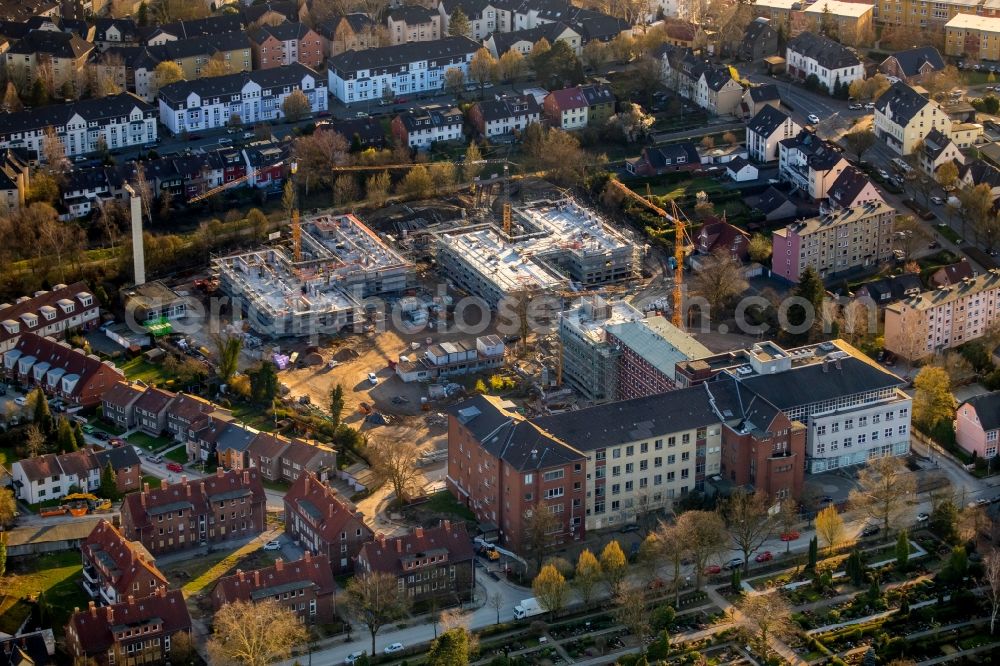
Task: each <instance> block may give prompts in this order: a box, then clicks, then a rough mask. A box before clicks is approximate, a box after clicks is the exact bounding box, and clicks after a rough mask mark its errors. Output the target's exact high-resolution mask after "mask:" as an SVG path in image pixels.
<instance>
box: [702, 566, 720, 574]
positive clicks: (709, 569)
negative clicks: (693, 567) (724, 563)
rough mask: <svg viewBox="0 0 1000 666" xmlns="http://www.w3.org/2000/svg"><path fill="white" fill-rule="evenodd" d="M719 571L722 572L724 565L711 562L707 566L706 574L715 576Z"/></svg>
mask: <svg viewBox="0 0 1000 666" xmlns="http://www.w3.org/2000/svg"><path fill="white" fill-rule="evenodd" d="M717 573H722V567H720V566H719V565H718V564H709V565H708V566H707V567H705V575H706V576H714V575H715V574H717Z"/></svg>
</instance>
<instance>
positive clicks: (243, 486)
mask: <svg viewBox="0 0 1000 666" xmlns="http://www.w3.org/2000/svg"><path fill="white" fill-rule="evenodd" d="M266 503H267V498H266V497H265V495H264V486H263V485H261V479H260V474H258V473H257V471H256V470H252V469H248V470H242V471H231V472H227V471H225V470H224V469H222V468H221V467H220V468H218V469H217V470H216V473H215V474H214V475H212V476H206V477H204V478H201V479H196V480H192V481H188V479H187V477H182V480H181V482H180V483H175V484H173V485H171V484H169V483H168V482H167V480H166V479H163V480H161V482H160V487H159V488H153V489H150V487H149V484H143V490H142V491H141V492H138V493H132V494H130V495H127V496H126V497H125V503H124V504H123V505H122V529H123V532H124V534H125V537H126V538H127V539H129V540H130V541H139V542H141V543H142V545H143V546H145V547H146V549H147V550H148V551H149V552H151V553H153V554H154V555H159V554H161V553H173V552H180V551H185V550H190V549H192V548H197V547H198V546H199V545H201V544H214V543H220V542H223V541H227V540H229V539H240V538H252V537H256V536H257V535H259V534H260V533H261V532H263V531H264V519H265V514H266V510H267V506H266Z"/></svg>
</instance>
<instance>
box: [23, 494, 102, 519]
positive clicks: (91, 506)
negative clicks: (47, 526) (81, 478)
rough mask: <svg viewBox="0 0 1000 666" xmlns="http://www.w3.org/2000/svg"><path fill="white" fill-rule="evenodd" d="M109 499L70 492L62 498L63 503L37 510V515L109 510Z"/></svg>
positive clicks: (78, 513)
mask: <svg viewBox="0 0 1000 666" xmlns="http://www.w3.org/2000/svg"><path fill="white" fill-rule="evenodd" d="M110 510H111V500H109V499H104V498H103V497H98V496H97V495H94V494H93V493H70V494H69V495H66V497H64V498H63V503H62V504H61V505H59V506H55V507H52V508H50V509H44V510H42V511H39V513H38V515H40V516H43V517H49V516H62V515H65V514H67V513H68V514H70V515H73V516H86V515H87V514H88V513H91V512H94V511H110Z"/></svg>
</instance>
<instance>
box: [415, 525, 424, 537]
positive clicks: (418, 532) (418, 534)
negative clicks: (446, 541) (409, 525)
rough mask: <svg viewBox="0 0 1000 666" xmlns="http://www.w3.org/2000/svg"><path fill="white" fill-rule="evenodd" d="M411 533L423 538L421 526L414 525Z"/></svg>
mask: <svg viewBox="0 0 1000 666" xmlns="http://www.w3.org/2000/svg"><path fill="white" fill-rule="evenodd" d="M413 533H414V534H415V535H416V537H417V538H418V539H423V538H424V528H422V527H414V528H413Z"/></svg>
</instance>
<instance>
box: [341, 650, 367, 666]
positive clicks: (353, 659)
mask: <svg viewBox="0 0 1000 666" xmlns="http://www.w3.org/2000/svg"><path fill="white" fill-rule="evenodd" d="M366 654H368V652H367V651H366V650H358V651H357V652H352V653H351V654H349V655H347V657H345V658H344V663H345V664H348V666H354V664H356V663H358V661H360V660H361V657H363V656H365V655H366Z"/></svg>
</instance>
